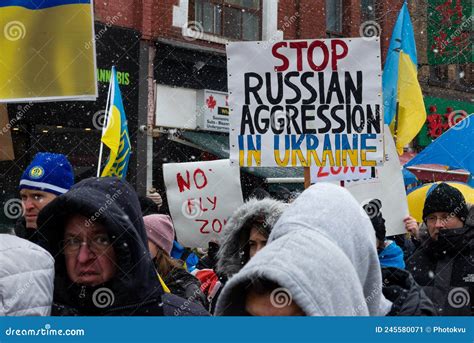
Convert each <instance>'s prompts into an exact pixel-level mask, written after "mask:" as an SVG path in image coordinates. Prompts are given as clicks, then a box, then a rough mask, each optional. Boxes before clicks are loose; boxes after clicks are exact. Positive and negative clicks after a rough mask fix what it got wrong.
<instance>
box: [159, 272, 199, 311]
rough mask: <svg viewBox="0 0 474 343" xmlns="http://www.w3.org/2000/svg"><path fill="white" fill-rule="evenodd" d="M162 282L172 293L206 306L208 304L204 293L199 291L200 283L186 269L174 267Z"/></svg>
mask: <svg viewBox="0 0 474 343" xmlns="http://www.w3.org/2000/svg"><path fill="white" fill-rule="evenodd" d="M164 282H165V284H166V286H168V288H169V289H170V291H171V293H172V294H175V295H177V296H179V297H181V298H183V299H187V300H189V301H191V302H194V303H198V304H201V305H202V306H204V308H207V306H208V304H207V301H206V297H205V295H204V294H203V293H202V291H201V283H200V282H199V280H198V279H196V278H195V277H194V276H193V275H191V274H189V273H188V272H187V271H186V270H184V269H181V268H174V269H173V270H172V271H171V272H170V273H169V274H168V275H167V276H166V277H165V279H164Z"/></svg>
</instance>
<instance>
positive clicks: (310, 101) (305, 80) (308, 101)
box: [301, 71, 318, 105]
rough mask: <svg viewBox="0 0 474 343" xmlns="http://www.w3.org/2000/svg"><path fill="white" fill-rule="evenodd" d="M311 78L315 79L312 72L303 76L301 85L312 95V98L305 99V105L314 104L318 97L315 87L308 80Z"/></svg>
mask: <svg viewBox="0 0 474 343" xmlns="http://www.w3.org/2000/svg"><path fill="white" fill-rule="evenodd" d="M310 77H314V73H313V72H310V71H307V72H306V73H303V74H302V75H301V84H302V85H303V87H304V88H306V89H307V90H308V91H309V92H310V93H311V96H310V97H309V98H308V99H303V105H306V104H314V102H315V101H316V99H317V97H318V94H317V93H316V89H314V87H313V86H312V85H311V84H309V83H308V78H310Z"/></svg>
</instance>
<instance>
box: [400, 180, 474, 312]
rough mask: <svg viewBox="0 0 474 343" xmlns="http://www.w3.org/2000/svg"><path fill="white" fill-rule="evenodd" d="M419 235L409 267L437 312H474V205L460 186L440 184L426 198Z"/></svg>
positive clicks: (410, 257)
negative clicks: (459, 188) (473, 205)
mask: <svg viewBox="0 0 474 343" xmlns="http://www.w3.org/2000/svg"><path fill="white" fill-rule="evenodd" d="M469 207H470V208H469ZM418 236H419V240H420V246H419V247H418V249H416V250H415V252H414V253H413V254H412V255H411V256H408V257H407V258H406V264H407V270H408V271H410V272H411V274H412V275H413V277H414V278H415V280H416V282H417V283H418V284H420V285H421V286H422V287H423V290H424V291H425V292H426V294H427V295H428V297H430V299H431V300H432V301H433V303H434V305H435V309H436V311H437V314H438V315H442V316H472V315H474V209H473V207H472V206H469V205H468V204H467V203H466V201H465V199H464V196H463V195H462V193H461V192H460V191H459V190H457V189H456V188H454V187H451V186H449V185H448V184H446V183H440V184H438V185H437V186H436V187H435V188H434V189H432V190H431V192H430V193H429V194H428V196H427V197H426V199H425V204H424V208H423V224H422V225H421V227H420V229H419V234H418Z"/></svg>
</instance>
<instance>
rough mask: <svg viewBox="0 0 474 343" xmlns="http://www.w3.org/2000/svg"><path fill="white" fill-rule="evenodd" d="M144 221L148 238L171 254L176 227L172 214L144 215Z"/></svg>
mask: <svg viewBox="0 0 474 343" xmlns="http://www.w3.org/2000/svg"><path fill="white" fill-rule="evenodd" d="M143 221H144V222H145V229H146V234H147V236H148V239H149V240H150V241H152V242H153V243H155V244H156V245H157V246H159V247H160V248H161V249H163V250H164V251H165V252H166V253H167V254H168V255H169V254H170V253H171V249H173V241H174V228H173V222H172V220H171V218H170V216H167V215H164V214H151V215H149V216H145V217H143Z"/></svg>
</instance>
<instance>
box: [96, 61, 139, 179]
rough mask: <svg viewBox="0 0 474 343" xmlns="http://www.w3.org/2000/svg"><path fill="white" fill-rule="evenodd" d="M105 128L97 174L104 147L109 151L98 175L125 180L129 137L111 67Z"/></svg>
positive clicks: (114, 75)
mask: <svg viewBox="0 0 474 343" xmlns="http://www.w3.org/2000/svg"><path fill="white" fill-rule="evenodd" d="M107 108H108V110H107V111H106V119H105V123H104V125H105V128H104V130H103V132H102V138H101V147H100V153H99V165H98V174H99V171H100V165H101V163H100V162H101V159H102V148H103V145H102V144H104V145H106V146H107V147H108V148H109V149H110V154H109V158H108V160H107V163H106V165H105V167H104V170H103V171H102V173H101V174H100V175H101V176H102V177H104V176H117V177H119V178H122V179H125V176H126V175H127V169H128V161H129V159H130V154H131V151H132V150H131V145H130V136H129V135H128V127H127V118H126V116H125V110H124V108H123V102H122V94H121V93H120V88H119V84H118V80H117V71H116V70H115V67H112V73H111V76H110V85H109V100H108V103H107Z"/></svg>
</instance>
